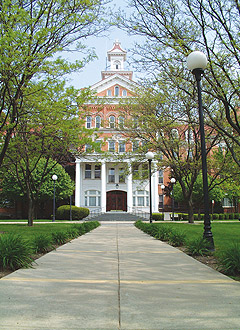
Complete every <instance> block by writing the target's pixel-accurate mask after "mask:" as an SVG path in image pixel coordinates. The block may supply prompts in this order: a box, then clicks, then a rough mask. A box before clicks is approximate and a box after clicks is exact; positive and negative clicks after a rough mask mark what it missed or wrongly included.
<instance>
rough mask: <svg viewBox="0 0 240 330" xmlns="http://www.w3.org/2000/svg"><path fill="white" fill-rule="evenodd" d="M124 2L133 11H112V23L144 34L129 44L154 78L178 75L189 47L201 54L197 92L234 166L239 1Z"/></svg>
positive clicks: (238, 132)
mask: <svg viewBox="0 0 240 330" xmlns="http://www.w3.org/2000/svg"><path fill="white" fill-rule="evenodd" d="M129 5H130V7H132V9H133V10H131V11H129V13H130V14H129V15H128V16H127V14H126V13H123V12H120V13H118V15H117V18H116V24H118V25H119V26H120V27H122V28H124V29H127V30H128V32H129V33H133V34H134V35H136V34H138V35H141V36H144V37H146V39H145V40H146V42H145V43H142V44H137V45H136V47H135V55H136V58H137V66H138V67H139V64H142V67H143V68H145V69H148V70H149V71H150V74H152V76H153V77H154V78H155V79H159V77H158V74H159V73H160V75H161V74H162V73H163V72H164V71H165V70H166V68H168V71H170V72H171V70H172V72H171V74H172V75H174V76H178V73H179V71H181V70H182V63H185V61H186V57H187V55H188V54H189V53H190V52H191V51H193V50H195V49H198V50H202V51H203V52H205V53H206V54H207V56H208V60H209V65H208V69H207V70H205V79H203V92H204V94H205V95H208V96H209V98H210V99H211V103H207V105H206V107H205V112H206V113H208V116H209V117H210V119H211V121H212V124H213V126H214V128H215V129H216V130H218V131H219V132H220V133H221V134H222V136H223V138H224V139H225V143H226V145H227V146H228V148H229V150H230V151H231V153H232V156H233V159H234V160H235V161H236V162H237V164H238V166H240V158H239V146H240V122H239V97H240V84H239V73H238V72H239V68H240V52H239V50H240V46H239V18H240V4H239V2H238V1H231V0H218V1H213V0H191V1H190V0H180V1H175V0H171V1H159V0H149V1H143V0H133V1H130V2H129ZM143 54H144V55H143ZM184 70H185V71H186V67H185V68H184ZM191 79H193V77H192V76H189V80H191ZM176 87H177V86H176ZM208 124H210V123H208Z"/></svg>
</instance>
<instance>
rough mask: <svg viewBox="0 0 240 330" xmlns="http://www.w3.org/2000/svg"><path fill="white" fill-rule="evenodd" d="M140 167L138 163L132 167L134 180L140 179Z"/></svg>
mask: <svg viewBox="0 0 240 330" xmlns="http://www.w3.org/2000/svg"><path fill="white" fill-rule="evenodd" d="M138 166H139V164H138V163H135V164H133V165H132V173H133V179H135V180H136V179H138V177H139V172H138Z"/></svg>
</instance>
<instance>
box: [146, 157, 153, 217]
mask: <svg viewBox="0 0 240 330" xmlns="http://www.w3.org/2000/svg"><path fill="white" fill-rule="evenodd" d="M146 158H147V159H148V164H149V166H148V168H149V209H150V217H149V222H150V223H152V182H151V177H152V169H151V163H152V160H153V158H154V154H153V153H152V152H151V151H148V152H147V153H146Z"/></svg>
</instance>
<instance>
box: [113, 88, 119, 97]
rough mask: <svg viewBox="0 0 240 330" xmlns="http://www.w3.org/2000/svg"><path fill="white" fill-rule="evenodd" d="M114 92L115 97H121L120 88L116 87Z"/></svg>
mask: <svg viewBox="0 0 240 330" xmlns="http://www.w3.org/2000/svg"><path fill="white" fill-rule="evenodd" d="M114 91H115V93H114V94H115V96H119V87H118V86H116V87H115V89H114Z"/></svg>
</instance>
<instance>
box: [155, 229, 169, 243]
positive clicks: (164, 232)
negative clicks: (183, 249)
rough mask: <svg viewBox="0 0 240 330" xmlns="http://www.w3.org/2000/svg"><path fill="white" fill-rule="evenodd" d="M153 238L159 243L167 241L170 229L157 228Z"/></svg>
mask: <svg viewBox="0 0 240 330" xmlns="http://www.w3.org/2000/svg"><path fill="white" fill-rule="evenodd" d="M157 229H158V230H157V231H156V233H155V235H154V237H155V238H157V239H159V240H161V241H168V239H169V237H170V234H171V233H172V230H171V228H169V227H166V226H158V228H157Z"/></svg>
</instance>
